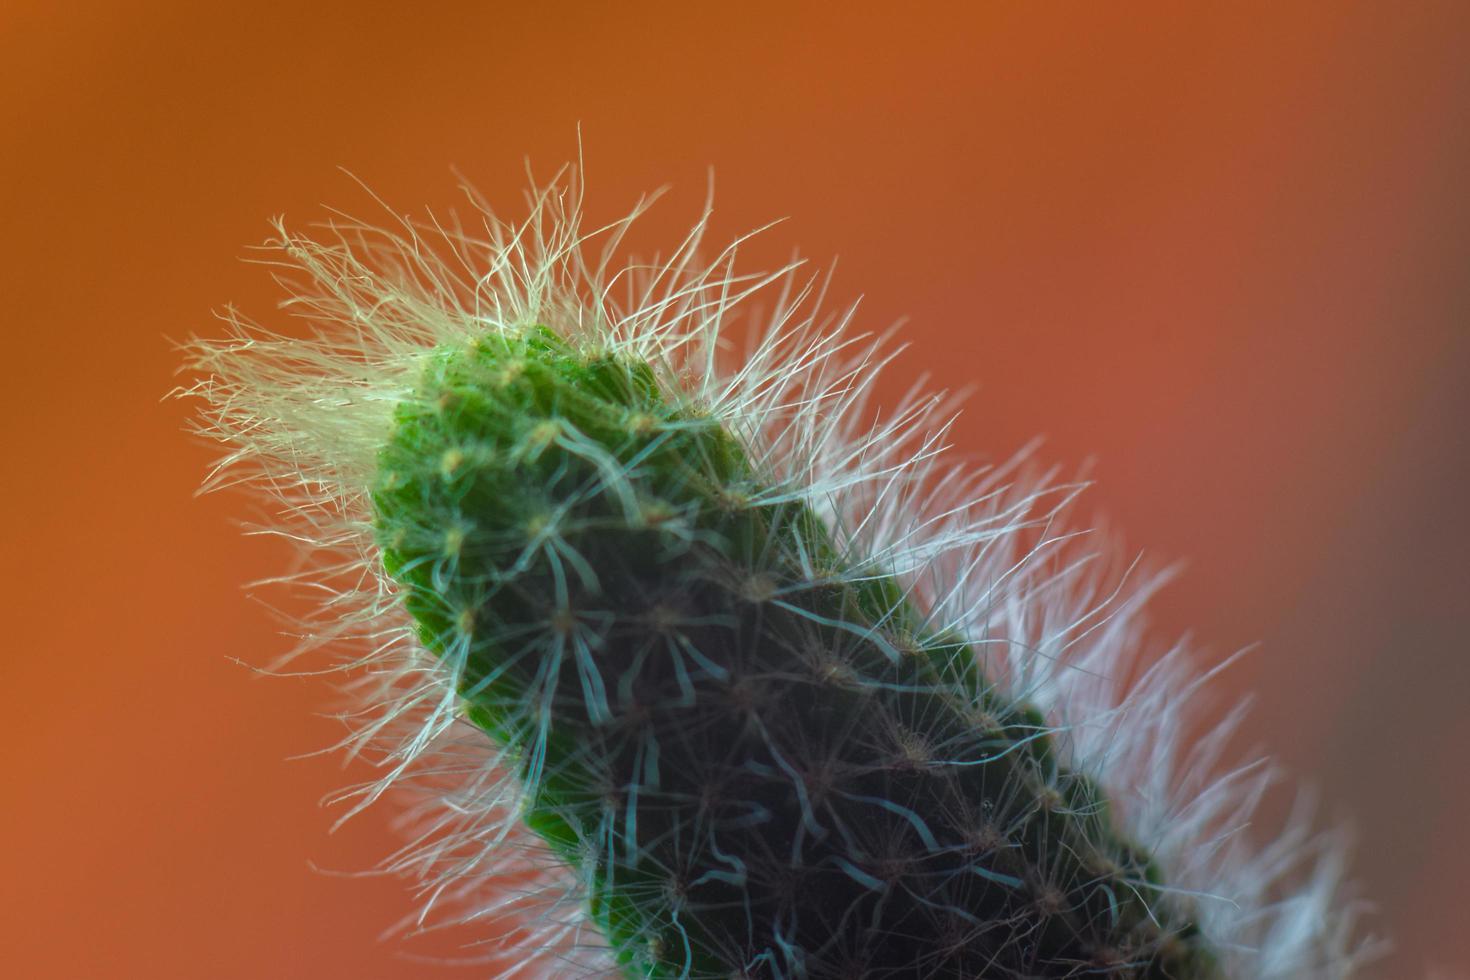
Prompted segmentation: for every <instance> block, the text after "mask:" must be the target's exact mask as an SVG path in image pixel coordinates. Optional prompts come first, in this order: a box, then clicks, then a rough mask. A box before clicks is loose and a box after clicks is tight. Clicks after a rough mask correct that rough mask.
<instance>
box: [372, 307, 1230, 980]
mask: <svg viewBox="0 0 1470 980" xmlns="http://www.w3.org/2000/svg"><path fill="white" fill-rule="evenodd" d="M426 363H427V368H426V370H425V371H424V374H423V377H422V381H421V382H420V384H419V386H418V388H417V391H416V393H415V394H414V395H413V396H412V397H410V398H408V399H407V400H405V401H403V402H402V403H400V404H399V405H398V406H397V408H396V410H395V412H394V416H393V425H392V435H391V438H390V440H389V442H388V444H387V445H386V446H385V447H384V448H383V450H382V452H381V454H380V456H379V460H378V465H379V470H378V476H377V482H376V486H375V488H374V490H373V493H372V502H373V506H374V510H375V515H376V529H377V534H378V539H379V543H380V546H381V548H382V555H383V562H384V565H385V566H386V569H387V571H388V572H389V574H390V575H391V576H392V577H393V578H394V579H395V580H396V581H397V582H398V583H400V585H401V588H402V595H403V600H404V602H405V603H406V605H407V608H408V609H409V610H410V612H411V614H412V616H413V618H414V620H415V622H416V624H417V628H418V631H419V634H420V637H421V640H422V642H423V643H424V644H425V645H426V646H427V647H428V648H429V649H431V650H432V651H434V652H435V653H436V654H437V655H438V656H439V657H440V658H442V659H444V660H446V661H447V662H449V663H451V664H452V666H453V669H454V672H455V673H454V676H455V677H456V684H457V687H458V693H459V695H460V696H461V697H462V699H463V710H464V712H465V714H466V715H467V717H468V718H469V719H470V720H471V721H472V722H473V723H474V724H475V725H476V726H478V727H479V728H481V729H483V730H484V731H485V732H486V733H488V734H489V735H490V736H491V737H492V738H494V739H495V740H497V741H498V742H500V743H501V744H502V745H503V746H505V747H506V748H508V749H510V750H511V752H512V756H511V757H512V758H514V760H515V768H516V774H517V776H518V778H519V781H520V784H521V785H522V786H523V788H524V798H523V802H522V804H521V805H522V815H523V818H524V820H525V822H526V824H528V825H529V826H530V827H531V828H532V829H533V830H534V831H535V833H536V834H538V835H539V836H540V837H541V838H543V839H544V840H545V841H546V842H547V843H548V844H549V845H550V846H551V848H552V849H553V850H554V851H555V852H557V853H558V854H559V855H560V856H561V857H562V858H563V859H564V860H565V861H566V862H568V863H569V864H570V865H572V866H573V867H574V868H575V869H576V870H577V872H578V874H579V876H580V877H581V878H582V880H583V881H584V882H585V887H586V895H587V901H588V903H589V906H590V915H591V917H592V919H593V921H595V922H596V923H597V924H598V925H599V926H600V928H601V929H602V930H603V931H604V933H605V935H606V937H607V939H608V940H609V941H610V943H611V945H612V947H613V949H614V950H615V951H616V955H617V958H618V960H619V962H620V963H621V964H622V969H623V970H624V971H625V972H626V973H627V974H628V975H629V976H638V977H659V978H678V977H831V978H839V977H841V978H858V977H875V978H876V977H894V978H898V977H904V978H913V980H928V978H955V980H960V978H977V977H1071V976H1083V975H1115V976H1116V975H1126V976H1137V977H1159V978H1165V977H1168V978H1205V977H1214V976H1216V975H1217V971H1216V968H1215V959H1214V957H1213V955H1212V953H1211V951H1210V950H1209V948H1208V946H1207V944H1206V943H1205V941H1204V940H1203V937H1202V934H1201V931H1200V929H1199V928H1198V926H1197V925H1196V923H1195V922H1194V921H1192V919H1191V914H1190V909H1189V903H1188V902H1187V901H1184V900H1180V899H1178V898H1176V897H1173V896H1171V895H1170V894H1169V892H1168V890H1167V889H1165V888H1161V887H1159V886H1160V885H1162V884H1164V883H1163V882H1162V881H1161V877H1160V872H1159V870H1158V869H1157V867H1156V866H1155V862H1154V861H1153V859H1152V857H1151V856H1150V854H1149V853H1148V851H1147V850H1146V849H1144V848H1142V847H1140V846H1139V845H1138V844H1137V843H1136V842H1134V841H1131V840H1129V839H1128V838H1127V837H1126V836H1125V835H1124V834H1123V833H1122V832H1120V830H1119V829H1118V827H1117V826H1116V825H1115V821H1114V818H1113V816H1112V814H1111V813H1110V810H1109V805H1108V801H1107V799H1106V798H1105V796H1104V794H1103V793H1102V791H1101V790H1100V789H1099V787H1098V785H1097V784H1096V783H1095V782H1094V781H1092V780H1090V779H1088V778H1086V777H1084V776H1083V775H1081V774H1079V773H1077V772H1074V771H1069V769H1068V768H1067V767H1066V766H1065V765H1063V764H1062V763H1061V762H1060V761H1059V759H1058V757H1057V753H1056V752H1055V751H1054V747H1053V741H1054V739H1053V735H1052V733H1051V731H1050V730H1049V729H1048V725H1047V721H1046V719H1045V718H1044V717H1043V716H1042V715H1041V713H1040V712H1038V711H1037V710H1036V709H1035V708H1033V707H1031V706H1029V705H1028V704H1026V703H1023V702H1020V701H1017V700H1013V699H1010V698H1008V697H1006V696H1004V695H1003V694H1002V693H1000V692H999V690H998V689H997V688H996V687H995V686H993V685H992V683H991V682H990V681H989V680H988V679H987V678H986V677H985V676H984V674H983V673H982V672H981V670H980V667H979V661H978V660H977V658H976V656H975V653H974V650H973V649H972V648H971V646H970V645H969V644H968V643H967V641H966V639H965V638H963V637H961V636H958V635H954V634H953V633H952V632H943V631H936V630H935V629H934V628H932V627H931V626H929V625H928V617H927V616H926V610H924V609H922V608H918V606H917V604H916V602H915V601H914V599H913V598H911V597H910V596H909V595H908V594H907V592H906V590H905V589H904V588H903V587H901V585H900V584H899V582H898V581H897V580H896V578H895V577H894V576H893V575H892V574H890V573H886V572H885V571H884V570H883V569H881V568H868V569H863V568H858V567H857V565H856V563H857V562H858V559H857V558H855V557H853V556H850V555H848V554H845V553H844V552H843V550H842V549H841V548H839V547H838V545H837V544H836V542H835V540H834V537H833V534H832V532H831V529H830V528H829V526H828V524H827V522H826V521H825V520H824V519H823V518H822V517H821V516H819V515H818V514H817V513H816V512H815V511H814V510H813V508H812V506H811V505H810V504H809V503H808V502H806V501H805V500H804V499H803V498H802V496H801V495H800V494H785V493H782V492H781V491H782V488H781V487H780V486H774V485H771V483H770V480H771V475H770V474H769V473H767V472H765V471H764V470H763V468H762V466H761V464H760V461H759V460H756V459H753V458H752V454H751V452H750V451H749V448H748V447H747V446H746V445H743V444H742V442H741V440H740V439H739V438H738V437H737V436H736V434H734V433H732V432H730V431H728V430H727V429H726V427H725V426H724V425H723V424H722V423H721V422H719V421H718V420H716V419H712V418H710V417H708V416H706V415H704V414H702V413H700V412H699V411H698V410H697V407H696V406H695V405H693V404H691V403H690V402H689V401H688V400H687V399H684V398H682V397H681V396H680V395H679V393H677V392H674V391H667V390H662V389H661V386H660V383H659V381H658V379H657V374H656V372H655V371H654V370H652V369H651V368H650V366H649V365H648V364H647V363H644V362H640V361H639V360H637V359H633V358H629V357H626V356H622V355H619V354H617V353H605V352H604V353H598V352H595V351H594V352H583V351H579V350H578V349H576V347H575V346H574V345H573V344H572V343H570V342H569V341H568V340H567V339H566V338H563V337H561V336H559V335H557V334H556V333H555V332H553V331H551V330H549V329H547V328H545V327H542V326H535V327H532V328H530V329H526V330H524V331H522V332H519V333H513V332H494V333H487V334H485V335H484V336H482V337H480V338H479V339H477V340H475V341H473V342H471V343H469V344H466V345H461V346H456V347H446V348H441V349H439V350H437V351H436V352H434V353H433V354H432V355H431V356H430V357H429V358H428V359H427V361H426Z"/></svg>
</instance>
